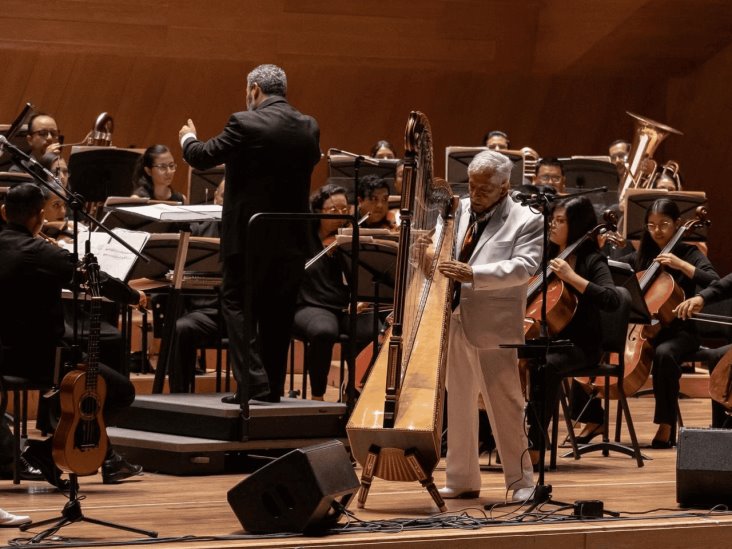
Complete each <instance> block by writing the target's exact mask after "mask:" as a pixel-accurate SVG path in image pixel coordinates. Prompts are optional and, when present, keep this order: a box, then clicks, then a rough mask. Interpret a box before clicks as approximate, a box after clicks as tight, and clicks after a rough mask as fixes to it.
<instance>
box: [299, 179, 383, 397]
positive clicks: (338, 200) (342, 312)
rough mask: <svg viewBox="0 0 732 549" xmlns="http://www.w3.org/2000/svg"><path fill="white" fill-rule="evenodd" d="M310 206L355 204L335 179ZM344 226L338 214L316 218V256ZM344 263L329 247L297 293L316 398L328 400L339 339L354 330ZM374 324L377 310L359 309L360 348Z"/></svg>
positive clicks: (336, 208)
mask: <svg viewBox="0 0 732 549" xmlns="http://www.w3.org/2000/svg"><path fill="white" fill-rule="evenodd" d="M310 208H311V210H312V211H313V212H315V213H334V214H347V213H348V212H349V211H350V208H349V206H348V200H347V199H346V190H345V189H344V188H343V187H339V186H337V185H333V184H328V185H325V186H323V187H321V188H320V189H318V190H317V191H316V192H315V193H314V194H313V195H312V196H311V197H310ZM341 226H343V221H342V220H336V219H332V220H331V219H321V220H320V222H319V223H317V224H313V230H311V231H309V237H310V238H309V240H308V241H309V248H308V252H309V253H310V256H311V257H314V256H315V255H317V254H318V253H319V252H321V251H322V250H323V248H324V246H327V245H328V244H329V243H330V242H332V240H333V239H334V237H335V234H336V233H337V231H338V228H339V227H341ZM342 267H343V265H342V262H341V261H340V259H339V257H338V256H337V255H334V254H332V253H328V254H326V255H324V256H322V257H320V258H319V259H318V260H317V261H315V263H313V264H312V265H311V266H310V267H308V268H307V269H306V270H305V275H304V277H303V280H302V283H301V286H300V292H299V294H298V298H297V309H296V311H295V319H294V321H293V332H294V334H295V335H296V336H299V337H301V338H303V339H305V340H306V341H307V342H308V343H309V346H308V349H307V356H306V362H307V365H308V368H309V370H308V371H309V374H310V388H311V393H312V398H313V400H323V395H324V394H325V388H326V385H327V382H328V371H329V370H330V362H331V357H332V354H333V345H334V344H335V343H336V342H337V341H338V337H339V335H340V334H344V333H345V334H347V333H348V326H349V322H348V320H349V314H348V305H349V293H348V287H347V286H346V285H345V284H344V279H343V268H342ZM372 327H373V317H372V315H371V314H360V315H358V322H357V326H356V331H357V333H356V349H357V352H358V351H360V350H361V349H363V348H364V347H365V346H366V345H367V344H368V343H369V342H370V341H371V338H372V332H371V330H372ZM342 352H345V351H342Z"/></svg>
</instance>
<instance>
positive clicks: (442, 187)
mask: <svg viewBox="0 0 732 549" xmlns="http://www.w3.org/2000/svg"><path fill="white" fill-rule="evenodd" d="M405 151H406V153H405V163H404V183H403V188H402V199H401V200H402V202H401V209H400V213H401V216H400V236H399V249H398V253H397V266H396V277H395V283H394V312H393V322H392V325H391V327H390V328H389V330H388V331H387V332H386V334H385V337H384V345H382V347H381V350H380V351H379V354H378V356H377V357H376V360H375V362H374V364H373V367H372V369H371V372H370V373H369V376H368V378H367V380H366V383H365V384H364V387H363V390H362V392H361V396H360V398H359V399H358V402H357V403H356V406H355V407H354V410H353V413H352V414H351V418H350V420H349V422H348V425H347V426H346V431H347V433H348V439H349V442H350V446H351V451H352V453H353V456H354V457H355V458H356V460H357V461H358V462H359V464H361V466H362V467H363V474H362V476H361V489H360V491H359V495H358V506H359V507H363V506H364V505H365V503H366V498H367V496H368V491H369V488H370V486H371V481H372V479H373V477H374V476H377V477H379V478H382V479H384V480H389V481H402V482H405V481H419V482H420V483H421V484H422V486H424V487H425V488H426V489H427V491H428V492H429V494H430V495H431V496H432V499H433V500H434V502H435V503H436V504H437V506H438V507H439V508H440V510H442V511H444V510H445V509H446V507H445V503H444V501H443V500H442V497H441V496H440V494H439V492H438V491H437V488H436V487H435V484H434V480H433V477H432V473H433V471H434V469H435V467H436V466H437V464H438V463H439V461H440V450H441V436H442V409H443V403H444V396H445V367H446V362H447V334H448V330H449V324H450V316H451V312H452V307H451V302H452V282H451V281H450V280H449V279H448V278H447V277H445V276H444V275H442V274H441V273H440V272H439V271H438V270H437V263H438V262H440V261H446V260H448V259H450V258H451V257H452V255H453V240H454V231H453V229H454V225H453V219H452V212H453V211H454V208H455V206H456V202H457V201H456V200H455V199H454V198H453V197H452V193H451V191H450V187H449V186H448V185H447V183H446V182H444V181H439V180H437V179H433V177H432V158H433V155H432V135H431V130H430V124H429V120H428V119H427V117H426V116H425V115H424V114H422V113H420V112H416V111H413V112H412V113H410V115H409V119H408V121H407V128H406V131H405ZM433 228H434V229H435V233H434V240H433V242H434V253H433V254H430V253H428V252H427V250H424V255H425V257H427V258H428V259H427V260H425V261H421V260H420V259H419V258H415V257H413V255H414V253H415V250H420V249H421V248H420V246H419V244H418V240H419V239H420V238H421V235H424V234H427V233H429V231H431V230H432V229H433ZM425 267H426V268H425Z"/></svg>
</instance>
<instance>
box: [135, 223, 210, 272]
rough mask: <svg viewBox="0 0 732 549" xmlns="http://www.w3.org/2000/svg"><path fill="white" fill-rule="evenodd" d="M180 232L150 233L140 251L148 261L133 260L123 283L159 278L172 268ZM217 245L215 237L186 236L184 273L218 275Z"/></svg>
mask: <svg viewBox="0 0 732 549" xmlns="http://www.w3.org/2000/svg"><path fill="white" fill-rule="evenodd" d="M180 235H181V233H159V234H151V235H150V238H149V239H148V240H147V242H146V243H145V246H144V247H143V248H142V253H144V254H145V255H146V256H147V257H148V258H149V259H150V261H149V262H147V263H144V262H142V261H137V262H136V263H135V265H134V267H132V269H131V270H130V274H129V275H128V276H127V280H137V279H139V278H150V279H163V278H164V277H165V275H166V274H167V273H168V272H169V271H173V270H174V268H175V259H176V255H177V253H178V246H179V243H180V238H181V236H180ZM219 250H220V246H219V239H218V238H209V237H197V236H192V237H190V241H189V242H188V250H187V254H186V257H185V267H184V269H185V270H186V271H199V272H219V273H220V272H221V260H220V253H219Z"/></svg>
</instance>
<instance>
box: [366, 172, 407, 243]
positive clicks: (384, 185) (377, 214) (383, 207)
mask: <svg viewBox="0 0 732 549" xmlns="http://www.w3.org/2000/svg"><path fill="white" fill-rule="evenodd" d="M357 194H358V215H357V216H356V217H358V218H359V219H361V218H362V217H363V216H364V215H366V214H368V216H369V217H368V219H367V220H366V221H364V222H363V223H362V224H361V227H363V228H364V229H389V230H390V231H394V230H396V228H397V226H396V221H395V219H394V216H393V214H392V213H391V212H389V182H388V181H387V180H386V179H384V178H383V177H379V176H378V175H373V174H371V175H365V176H363V177H361V178H360V179H359V180H358V193H357Z"/></svg>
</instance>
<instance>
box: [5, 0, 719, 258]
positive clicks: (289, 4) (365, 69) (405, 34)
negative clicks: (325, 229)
mask: <svg viewBox="0 0 732 549" xmlns="http://www.w3.org/2000/svg"><path fill="white" fill-rule="evenodd" d="M415 4H418V7H415ZM3 7H4V8H5V9H4V10H3V14H2V16H0V70H1V71H2V78H3V80H2V82H3V87H2V93H0V122H6V123H7V122H10V121H11V120H12V119H13V118H14V117H15V115H16V114H17V112H18V111H19V110H20V108H21V107H22V105H23V104H24V103H25V102H26V101H28V100H32V101H33V102H34V103H35V104H36V105H37V106H38V107H39V108H40V109H42V110H44V111H48V112H50V113H52V114H54V116H55V117H56V118H57V120H58V122H59V124H60V125H61V129H62V131H63V133H64V134H65V136H66V140H67V142H75V141H78V140H80V139H81V138H83V136H84V135H85V134H86V133H87V132H88V131H89V130H90V129H91V126H92V124H93V122H94V120H95V118H96V116H97V115H98V114H99V113H100V112H102V111H107V112H109V113H111V114H112V115H113V116H114V117H115V123H116V130H115V135H114V141H115V144H117V145H119V146H130V145H134V146H137V147H145V146H147V145H150V144H153V143H166V144H168V145H169V146H171V148H172V149H173V152H174V156H176V157H177V158H180V151H179V149H178V147H177V144H176V143H177V132H178V129H179V128H180V126H181V125H182V124H183V123H184V122H185V121H186V119H187V118H188V117H191V118H192V119H193V120H194V122H195V123H196V126H197V128H198V130H199V134H200V135H201V136H202V137H210V136H212V135H214V134H216V133H217V132H218V131H220V130H221V128H222V127H223V126H224V124H225V122H226V120H227V118H228V116H229V114H230V113H231V112H233V111H236V110H239V109H242V108H244V78H245V75H246V72H247V71H248V70H250V69H251V68H252V67H253V66H255V65H257V64H259V63H262V62H274V63H278V64H281V65H282V66H283V67H284V68H285V69H286V70H287V73H288V78H289V84H290V93H289V98H290V100H291V102H292V103H293V104H294V105H295V106H296V107H298V108H300V109H301V110H302V111H304V112H307V113H310V114H312V115H313V116H315V117H316V118H317V119H318V120H319V122H320V125H321V130H322V139H321V142H322V149H323V151H326V150H327V149H328V148H329V147H336V148H341V149H346V150H351V151H354V152H361V153H365V152H367V151H368V149H369V148H370V146H371V144H372V143H373V142H374V141H376V140H377V139H380V138H386V139H389V140H391V141H392V142H394V143H395V144H396V145H397V147H398V148H399V149H400V150H401V149H402V148H403V145H402V135H403V131H404V125H405V122H406V119H407V115H408V113H409V111H410V110H412V109H419V110H422V111H423V112H425V113H426V114H427V115H428V116H429V117H430V120H431V121H432V125H433V130H434V137H435V145H436V149H437V151H436V154H435V158H436V160H437V168H436V172H437V173H438V174H442V173H443V170H444V166H443V157H444V147H446V146H448V145H473V144H478V142H479V139H480V137H481V136H482V134H483V133H484V132H485V131H486V130H488V129H503V130H504V131H507V132H508V133H509V134H510V136H511V139H512V142H513V144H514V146H516V147H522V146H531V147H532V148H534V149H536V150H537V151H538V152H539V153H540V154H542V155H547V156H565V155H570V154H602V153H604V152H605V151H606V148H607V145H608V143H609V142H610V141H612V140H614V139H617V138H630V137H631V135H632V128H633V125H632V121H631V119H630V118H629V117H628V116H627V115H626V114H625V111H626V110H631V111H635V112H638V113H640V114H644V115H646V116H650V117H652V118H656V119H658V120H660V121H665V122H667V123H669V124H671V125H673V126H676V127H679V129H681V130H682V131H684V132H685V133H686V137H684V138H675V137H673V138H669V140H668V143H667V144H666V145H664V146H662V147H661V150H660V151H659V153H658V155H657V156H658V157H659V158H660V159H661V160H665V159H666V158H667V157H671V156H672V157H674V158H678V159H679V160H680V161H681V162H682V168H683V170H684V172H685V174H686V176H687V178H688V180H689V181H690V186H701V185H703V186H704V187H705V188H709V191H708V192H709V193H710V195H711V196H713V197H715V198H720V199H721V198H723V197H724V196H725V195H724V194H723V192H724V191H723V190H722V189H724V185H723V184H722V183H721V180H720V178H719V177H718V175H717V174H718V173H720V172H721V171H722V170H723V166H724V164H723V163H722V162H721V161H720V159H723V158H726V157H727V154H728V153H729V151H728V149H729V143H730V142H732V140H730V139H729V137H730V136H729V135H728V134H729V130H728V128H730V127H732V113H730V112H729V110H728V107H726V104H725V97H724V92H725V91H726V82H728V81H729V80H730V75H731V73H732V59H731V58H732V50H730V47H729V44H730V41H731V40H732V38H731V37H730V34H731V33H732V31H730V30H729V29H732V25H728V24H727V23H728V22H730V21H732V5H730V4H729V2H721V1H718V0H696V1H692V0H674V1H672V2H666V1H661V0H612V1H607V2H602V3H594V2H593V3H587V2H585V1H584V0H562V1H558V2H542V1H538V0H536V1H527V2H514V1H511V0H421V1H420V2H419V3H415V2H413V1H412V0H395V1H391V2H385V1H383V2H382V1H379V0H363V1H359V2H356V1H337V0H274V1H268V0H248V1H247V2H241V1H239V0H217V1H215V2H208V3H203V2H200V1H198V0H177V1H169V0H168V1H161V0H157V1H155V0H126V1H125V2H119V1H117V0H67V1H64V2H57V1H53V0H37V1H36V2H32V3H31V2H27V0H4V2H3ZM685 20H686V21H689V25H685V26H683V25H682V26H681V27H679V21H685ZM644 29H645V32H644ZM680 45H683V49H680ZM674 57H676V58H678V60H679V61H678V62H677V63H674V59H673V58H674ZM325 177H326V166H325V164H324V163H321V165H320V166H318V168H317V169H316V173H315V176H314V178H313V185H317V184H320V183H321V182H322V181H323V180H324V179H325ZM175 185H176V187H177V188H179V189H183V188H184V186H185V171H184V170H181V171H179V173H178V174H177V175H176V180H175ZM720 217H721V216H720ZM724 223H725V222H723V221H717V220H716V219H715V227H714V229H713V230H712V244H711V249H712V251H713V254H714V256H717V255H719V254H721V253H723V250H722V246H721V244H719V243H718V242H717V241H716V240H715V239H716V234H717V228H718V227H720V226H721V227H722V228H725V226H724ZM730 228H732V227H726V228H725V230H728V229H730ZM714 258H715V260H716V259H717V258H716V257H714ZM730 267H732V265H729V266H726V268H730Z"/></svg>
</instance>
